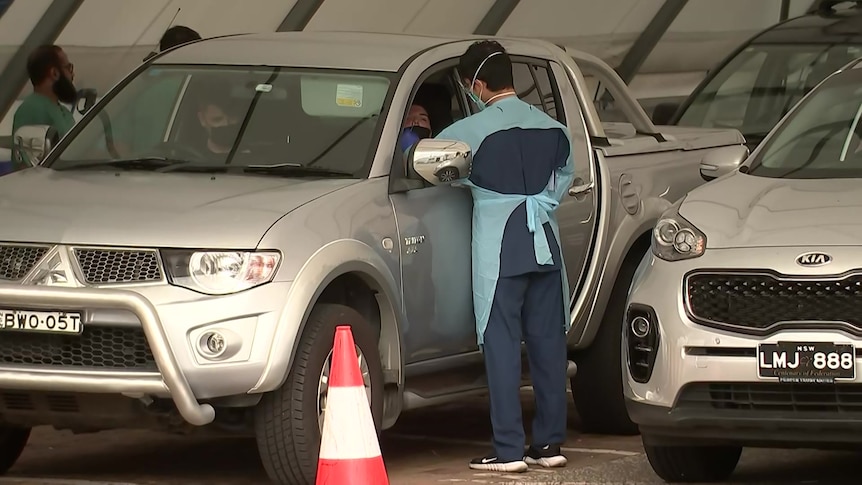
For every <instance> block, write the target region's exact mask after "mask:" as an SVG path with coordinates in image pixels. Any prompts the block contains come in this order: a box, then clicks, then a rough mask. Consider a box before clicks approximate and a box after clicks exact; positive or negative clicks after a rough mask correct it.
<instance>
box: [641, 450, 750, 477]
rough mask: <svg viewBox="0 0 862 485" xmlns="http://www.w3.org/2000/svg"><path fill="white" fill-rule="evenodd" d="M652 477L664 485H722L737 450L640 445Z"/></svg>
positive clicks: (730, 470) (739, 453) (734, 464)
mask: <svg viewBox="0 0 862 485" xmlns="http://www.w3.org/2000/svg"><path fill="white" fill-rule="evenodd" d="M644 451H646V456H647V460H648V461H649V464H650V466H651V467H652V469H653V471H654V472H655V474H656V475H658V476H659V477H660V478H661V479H662V480H664V481H665V482H668V483H708V482H723V481H725V480H727V479H728V478H730V476H731V475H733V471H734V470H735V469H736V465H737V464H738V463H739V457H740V456H741V455H742V447H741V446H653V445H646V444H645V445H644Z"/></svg>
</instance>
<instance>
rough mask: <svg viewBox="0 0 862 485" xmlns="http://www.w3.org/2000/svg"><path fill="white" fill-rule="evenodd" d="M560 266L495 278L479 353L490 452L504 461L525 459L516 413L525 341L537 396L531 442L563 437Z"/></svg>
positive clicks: (559, 442) (559, 441)
mask: <svg viewBox="0 0 862 485" xmlns="http://www.w3.org/2000/svg"><path fill="white" fill-rule="evenodd" d="M561 278H562V272H561V271H560V270H554V271H545V272H533V273H526V274H522V275H518V276H512V277H501V278H500V279H499V280H498V281H497V288H496V291H495V293H494V301H493V303H492V306H491V314H490V317H489V320H488V325H487V327H486V328H485V335H484V337H485V338H484V345H483V352H484V356H485V368H486V372H487V375H488V388H489V389H488V390H489V394H490V412H491V426H492V428H493V431H494V451H495V453H496V456H497V459H498V460H500V461H503V462H509V461H515V460H522V459H523V458H524V449H525V440H526V438H525V436H524V427H523V424H522V414H521V394H520V387H521V342H522V341H525V342H526V344H527V354H528V359H529V360H528V362H529V365H530V378H531V380H532V384H533V394H534V396H535V398H536V414H535V416H534V418H533V429H532V438H533V439H532V443H531V444H533V445H536V446H538V447H543V446H545V445H562V444H563V442H564V441H565V439H566V410H567V405H568V396H567V390H566V366H567V364H568V361H567V357H566V331H565V318H566V315H565V313H564V310H563V308H564V307H563V291H562V287H561V285H562V280H561Z"/></svg>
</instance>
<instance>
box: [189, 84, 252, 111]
mask: <svg viewBox="0 0 862 485" xmlns="http://www.w3.org/2000/svg"><path fill="white" fill-rule="evenodd" d="M197 81H198V82H199V84H197V89H196V91H197V95H196V98H197V106H198V109H199V110H202V109H205V108H206V107H207V106H217V107H219V108H221V109H222V111H224V112H225V113H226V114H228V115H233V116H240V115H242V113H243V111H244V108H245V107H246V106H247V105H246V104H245V103H243V102H242V101H241V100H239V99H237V98H236V97H235V96H233V95H232V91H233V89H232V88H233V86H232V85H231V84H230V83H229V82H228V81H227V80H226V79H224V78H219V77H212V76H211V77H207V78H199V79H198V80H197Z"/></svg>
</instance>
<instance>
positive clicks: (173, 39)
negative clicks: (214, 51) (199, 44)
mask: <svg viewBox="0 0 862 485" xmlns="http://www.w3.org/2000/svg"><path fill="white" fill-rule="evenodd" d="M200 39H201V34H199V33H197V32H195V31H194V30H192V29H190V28H188V27H186V26H185V25H175V26H173V27H171V28H169V29H168V30H166V31H165V33H164V35H162V39H161V40H160V41H159V50H160V51H165V50H168V49H170V48H171V47H176V46H178V45H180V44H185V43H187V42H192V41H195V40H200Z"/></svg>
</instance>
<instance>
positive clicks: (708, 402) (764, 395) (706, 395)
mask: <svg viewBox="0 0 862 485" xmlns="http://www.w3.org/2000/svg"><path fill="white" fill-rule="evenodd" d="M676 406H677V407H679V408H683V407H688V408H700V409H703V408H704V407H707V408H710V409H721V410H739V411H765V412H783V413H792V414H799V413H830V414H831V415H833V416H834V417H835V418H836V419H838V418H839V417H841V415H842V414H845V413H857V414H862V385H859V384H849V383H848V384H843V383H842V384H834V385H823V384H783V383H782V384H777V383H776V384H773V383H769V382H758V383H709V384H706V383H697V384H690V385H688V386H686V387H685V389H683V391H682V393H681V394H680V397H679V400H678V402H677V405H676ZM839 413H841V414H839Z"/></svg>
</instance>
